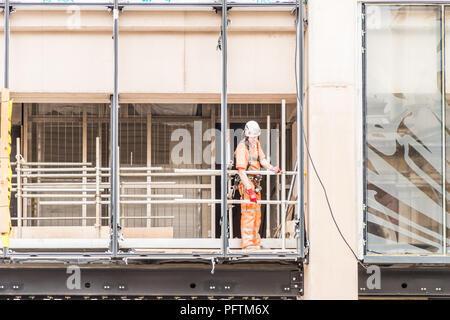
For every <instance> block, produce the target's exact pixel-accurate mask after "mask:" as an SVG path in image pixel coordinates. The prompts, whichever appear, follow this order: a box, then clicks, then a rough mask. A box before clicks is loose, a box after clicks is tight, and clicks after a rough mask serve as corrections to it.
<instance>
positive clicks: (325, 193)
mask: <svg viewBox="0 0 450 320" xmlns="http://www.w3.org/2000/svg"><path fill="white" fill-rule="evenodd" d="M297 1H298V0H297ZM300 1H302V0H300ZM297 5H298V7H297V10H300V6H301V5H302V4H301V3H300V4H299V3H298V2H297ZM300 18H301V17H300V14H297V28H296V29H295V32H296V33H297V32H298V24H299V23H303V21H299V20H300ZM300 30H303V28H301V29H300ZM297 50H298V44H297V40H296V41H295V91H296V96H297V101H298V104H299V105H300V110H301V112H302V114H303V111H304V110H303V104H302V103H301V99H300V93H299V92H298V77H297ZM302 58H303V57H302ZM302 95H303V92H302ZM300 120H301V122H302V125H301V128H302V134H303V140H304V141H305V147H306V152H307V154H308V158H309V161H310V162H311V165H312V167H313V170H314V173H315V175H316V177H317V180H319V183H320V185H321V187H322V190H323V193H324V195H325V199H326V201H327V205H328V209H329V211H330V215H331V218H332V219H333V223H334V225H335V226H336V229H337V231H338V232H339V235H340V236H341V238H342V240H343V241H344V242H345V244H346V245H347V247H348V248H349V249H350V251H351V252H352V254H353V256H354V257H355V259H356V261H357V262H358V263H359V264H360V265H361V266H362V267H363V268H364V269H367V266H366V265H364V264H363V263H362V262H361V260H360V259H359V258H358V256H357V255H356V253H355V251H353V249H352V247H351V246H350V244H349V243H348V242H347V239H345V237H344V235H343V234H342V232H341V229H340V228H339V225H338V223H337V222H336V219H335V217H334V214H333V209H332V208H331V204H330V200H329V199H328V193H327V189H326V188H325V185H324V184H323V182H322V179H321V178H320V175H319V173H318V171H317V169H316V165H315V164H314V160H313V159H312V157H311V153H310V151H309V146H308V140H307V139H306V133H305V129H304V128H305V126H304V123H303V119H300ZM300 160H301V159H299V161H300Z"/></svg>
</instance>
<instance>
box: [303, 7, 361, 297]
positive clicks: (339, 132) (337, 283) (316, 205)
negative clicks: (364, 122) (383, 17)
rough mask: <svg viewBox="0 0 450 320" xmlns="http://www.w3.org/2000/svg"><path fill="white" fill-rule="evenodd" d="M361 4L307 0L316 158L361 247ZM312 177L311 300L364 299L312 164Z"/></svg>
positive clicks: (338, 211)
mask: <svg viewBox="0 0 450 320" xmlns="http://www.w3.org/2000/svg"><path fill="white" fill-rule="evenodd" d="M356 6H357V2H356V1H355V0H339V1H336V0H310V1H308V22H309V25H308V39H309V40H308V41H309V43H308V44H307V49H306V50H308V53H307V54H308V61H307V64H308V74H307V77H308V81H307V95H308V101H309V103H308V116H307V120H308V126H309V133H308V134H309V145H310V151H311V155H312V158H313V160H314V162H315V165H316V167H317V170H318V171H319V174H320V176H321V178H322V181H323V183H324V184H325V187H326V188H327V191H328V196H329V200H330V203H331V206H332V208H333V211H334V215H335V218H336V220H337V222H338V224H339V227H340V228H341V230H342V232H343V234H344V236H345V237H346V239H347V241H348V242H349V243H350V245H351V246H352V247H353V250H355V251H356V243H357V239H356V238H357V237H356V235H357V217H358V207H357V188H356V180H357V179H356V177H357V170H356V168H357V163H356V159H357V152H358V150H357V145H356V144H355V140H356V139H355V135H356V133H357V128H358V127H357V119H356V114H357V108H360V107H361V106H360V105H358V104H356V103H355V100H356V99H355V96H356V86H357V79H356V72H355V71H356V68H357V56H356V54H357V52H358V51H357V43H356V40H355V39H356V36H355V34H356V32H357V18H358V17H357V13H356V12H357V10H356ZM307 170H308V172H307V174H308V186H307V190H308V193H309V194H308V199H309V203H308V229H309V234H308V235H309V240H310V243H311V249H310V262H309V264H308V265H306V267H305V299H357V297H358V290H357V289H358V278H357V262H356V260H355V258H354V257H353V255H352V254H351V252H350V250H349V249H348V248H347V247H346V245H345V243H344V242H343V241H342V240H341V238H340V236H339V234H338V231H337V229H336V227H335V225H334V224H333V221H332V219H331V216H330V213H329V210H328V207H327V203H326V201H325V197H324V194H323V191H322V189H321V187H320V184H319V182H318V180H317V178H316V177H315V175H314V173H313V171H312V168H311V166H310V165H309V166H308V167H307Z"/></svg>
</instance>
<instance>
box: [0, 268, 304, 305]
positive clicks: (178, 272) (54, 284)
mask: <svg viewBox="0 0 450 320" xmlns="http://www.w3.org/2000/svg"><path fill="white" fill-rule="evenodd" d="M41 295H42V296H55V295H56V296H148V297H159V296H186V297H205V298H206V297H211V296H217V297H224V296H233V297H244V296H246V297H298V296H301V295H303V272H302V270H301V269H300V268H299V267H298V266H297V265H295V264H291V265H281V264H265V265H259V266H258V268H255V265H254V264H245V265H215V266H214V269H212V267H211V265H205V264H183V265H181V266H177V265H167V264H166V265H162V266H158V267H145V268H142V267H141V268H135V267H128V266H121V267H114V268H111V267H98V266H95V267H88V266H84V267H81V268H80V267H79V266H77V265H70V266H56V267H28V266H27V267H15V268H8V267H0V299H1V298H2V297H3V298H6V297H7V296H14V297H17V296H19V297H21V298H23V299H26V298H29V296H41Z"/></svg>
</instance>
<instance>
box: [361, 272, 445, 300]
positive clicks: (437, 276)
mask: <svg viewBox="0 0 450 320" xmlns="http://www.w3.org/2000/svg"><path fill="white" fill-rule="evenodd" d="M358 273H359V274H358V293H359V296H360V297H380V296H383V297H390V296H392V297H450V269H449V268H448V267H446V266H438V265H436V266H435V267H429V266H427V267H424V266H398V265H397V266H377V265H370V266H369V268H368V269H367V270H365V269H363V268H362V267H359V271H358Z"/></svg>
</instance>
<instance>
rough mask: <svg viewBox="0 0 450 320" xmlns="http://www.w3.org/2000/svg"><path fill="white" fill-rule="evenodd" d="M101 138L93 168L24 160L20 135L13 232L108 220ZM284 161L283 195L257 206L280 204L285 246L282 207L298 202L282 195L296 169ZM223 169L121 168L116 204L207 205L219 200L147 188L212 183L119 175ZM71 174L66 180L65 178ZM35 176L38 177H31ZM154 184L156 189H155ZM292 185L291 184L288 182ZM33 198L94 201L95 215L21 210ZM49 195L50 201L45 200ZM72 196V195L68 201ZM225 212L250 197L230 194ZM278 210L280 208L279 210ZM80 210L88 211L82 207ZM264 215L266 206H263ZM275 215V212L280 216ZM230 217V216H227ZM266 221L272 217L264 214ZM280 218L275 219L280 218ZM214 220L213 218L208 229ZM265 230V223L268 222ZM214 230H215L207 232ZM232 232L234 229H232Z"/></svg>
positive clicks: (171, 174)
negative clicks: (28, 225) (43, 224)
mask: <svg viewBox="0 0 450 320" xmlns="http://www.w3.org/2000/svg"><path fill="white" fill-rule="evenodd" d="M99 150H100V146H99V139H98V138H97V141H96V163H95V166H94V167H92V163H89V162H80V163H67V162H61V163H56V162H27V161H26V160H24V159H23V158H22V156H21V154H20V139H19V138H18V139H17V155H16V160H17V161H16V162H15V163H12V165H13V166H15V170H14V173H15V174H13V178H16V182H15V183H14V184H13V188H12V192H15V193H16V198H17V218H12V220H13V221H14V220H15V221H17V236H18V237H19V238H20V237H21V228H22V227H23V225H24V222H26V221H33V220H34V221H49V220H50V221H52V220H69V219H70V220H81V221H83V225H86V221H88V220H89V221H91V220H95V225H94V226H95V227H98V228H100V226H101V225H102V224H101V222H102V221H104V220H106V221H109V220H110V216H109V213H108V216H102V215H101V206H102V205H109V204H110V201H109V198H110V193H109V191H110V190H109V188H110V183H109V181H102V180H105V179H106V180H108V179H107V178H109V177H110V173H109V171H110V168H104V167H100V161H99ZM284 167H285V164H284V163H283V164H282V171H281V177H282V179H281V199H279V200H278V199H277V200H271V199H270V195H269V193H267V195H268V200H260V201H258V203H259V204H261V205H267V207H268V208H269V207H270V205H277V208H278V207H279V206H280V205H281V212H282V213H283V214H282V215H281V224H282V226H281V228H282V232H281V239H282V248H283V249H284V248H285V243H286V232H285V226H284V224H285V223H286V212H287V210H286V207H287V206H288V205H295V204H297V201H289V200H287V199H286V192H285V190H286V176H292V177H294V176H295V175H296V174H297V172H296V171H285V170H284V169H285V168H284ZM227 173H228V179H229V181H230V180H231V177H232V176H233V175H235V174H237V170H227ZM247 173H248V174H260V175H265V176H267V177H269V176H270V175H273V174H274V173H272V172H270V171H247ZM220 174H221V170H212V169H172V170H170V171H169V170H167V169H164V170H163V168H162V167H122V168H120V172H119V185H120V188H119V190H121V191H122V192H121V193H120V195H119V197H120V199H119V203H120V204H121V205H122V204H136V205H137V204H144V205H152V204H155V205H157V204H165V205H168V204H172V205H173V204H177V205H178V204H197V205H201V204H208V205H211V206H214V205H216V204H220V203H221V200H220V199H211V198H210V199H187V198H184V196H183V195H182V194H152V193H149V190H150V187H151V189H153V190H155V189H156V188H157V187H158V186H161V187H164V188H173V189H196V188H200V189H201V188H203V189H210V188H211V185H210V184H199V183H197V184H181V185H180V184H177V183H176V182H174V181H152V180H151V179H146V181H136V182H133V181H120V180H121V179H120V178H122V177H142V178H148V177H180V176H192V177H195V176H197V177H198V176H219V175H220ZM69 179H70V180H69ZM33 181H36V182H33ZM155 187H156V188H155ZM131 188H132V189H146V190H147V192H146V193H144V194H125V193H124V192H123V191H124V190H126V189H131ZM291 188H292V184H291ZM58 198H61V199H62V198H65V199H64V200H58ZM27 199H37V202H38V204H39V205H43V206H49V205H57V206H84V207H85V206H87V205H95V216H94V217H91V216H86V215H82V216H79V217H78V216H76V217H65V216H54V217H42V216H38V217H28V216H26V215H25V216H24V215H23V212H22V211H23V210H22V200H27ZM46 199H48V200H46ZM67 199H70V200H67ZM227 202H228V204H230V206H229V214H230V218H231V205H236V204H242V203H248V204H250V203H251V202H250V201H249V200H233V199H229V200H228V201H227ZM279 211H280V210H278V212H279ZM83 212H86V211H85V210H83ZM267 214H270V211H269V210H267ZM278 218H279V217H278ZM128 219H146V220H147V223H148V221H150V220H149V219H174V216H173V215H171V216H158V215H154V216H153V215H150V216H149V215H146V216H123V217H122V216H121V217H120V221H124V220H128ZM230 221H231V220H230ZM267 221H270V217H268V218H267ZM278 221H279V219H278ZM212 227H213V223H211V228H212ZM230 228H232V223H230ZM267 229H268V230H270V229H269V226H268V227H267ZM211 234H214V232H211ZM230 235H231V237H232V235H233V232H232V229H231V230H230Z"/></svg>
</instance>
